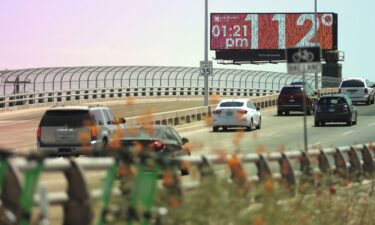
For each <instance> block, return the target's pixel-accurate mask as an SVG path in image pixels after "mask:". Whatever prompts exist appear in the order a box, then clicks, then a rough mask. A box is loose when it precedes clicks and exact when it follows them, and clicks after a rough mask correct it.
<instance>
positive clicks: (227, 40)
mask: <svg viewBox="0 0 375 225" xmlns="http://www.w3.org/2000/svg"><path fill="white" fill-rule="evenodd" d="M315 26H316V27H317V40H315ZM210 30H211V43H210V48H211V50H215V51H216V56H217V57H218V56H219V58H220V56H222V57H221V58H225V57H229V58H231V57H236V56H237V58H240V59H242V58H243V60H245V59H248V60H272V59H275V60H283V59H285V49H287V48H294V47H311V46H314V45H315V41H317V43H318V44H319V46H320V48H321V49H322V50H323V51H324V50H336V49H337V14H335V13H321V12H320V13H317V23H316V25H315V16H314V13H211V26H210ZM217 57H216V58H217Z"/></svg>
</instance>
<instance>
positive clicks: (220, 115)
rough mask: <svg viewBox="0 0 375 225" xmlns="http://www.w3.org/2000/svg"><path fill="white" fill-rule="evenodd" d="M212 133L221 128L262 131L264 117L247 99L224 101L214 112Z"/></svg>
mask: <svg viewBox="0 0 375 225" xmlns="http://www.w3.org/2000/svg"><path fill="white" fill-rule="evenodd" d="M212 119H213V120H212V126H213V127H212V131H213V132H216V131H219V128H220V127H221V128H222V129H223V130H227V128H229V127H245V128H246V129H247V130H248V131H251V130H253V129H260V128H261V124H262V115H261V113H260V109H259V108H258V107H255V105H254V104H253V103H252V102H251V101H249V100H247V99H230V100H222V101H220V102H219V104H218V105H217V107H216V108H215V109H214V110H213V111H212Z"/></svg>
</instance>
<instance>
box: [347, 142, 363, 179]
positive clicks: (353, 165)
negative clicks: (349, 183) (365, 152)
mask: <svg viewBox="0 0 375 225" xmlns="http://www.w3.org/2000/svg"><path fill="white" fill-rule="evenodd" d="M348 154H349V162H350V167H349V177H350V179H351V180H354V181H361V180H362V178H363V177H362V165H361V164H362V163H361V160H360V159H359V156H358V153H357V152H356V150H355V149H354V148H353V147H350V151H349V153H348Z"/></svg>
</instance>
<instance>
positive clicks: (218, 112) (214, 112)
mask: <svg viewBox="0 0 375 225" xmlns="http://www.w3.org/2000/svg"><path fill="white" fill-rule="evenodd" d="M212 113H213V114H220V113H221V110H218V109H215V110H214V111H212Z"/></svg>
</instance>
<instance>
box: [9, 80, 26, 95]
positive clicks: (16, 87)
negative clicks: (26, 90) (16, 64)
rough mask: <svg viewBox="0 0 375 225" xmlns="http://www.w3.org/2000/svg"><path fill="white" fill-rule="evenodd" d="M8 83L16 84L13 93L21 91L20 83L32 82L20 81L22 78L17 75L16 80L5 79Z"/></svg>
mask: <svg viewBox="0 0 375 225" xmlns="http://www.w3.org/2000/svg"><path fill="white" fill-rule="evenodd" d="M5 83H7V84H14V90H13V94H19V93H20V84H29V83H31V82H30V81H29V80H25V81H20V78H19V77H17V78H16V79H15V80H14V81H5Z"/></svg>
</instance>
